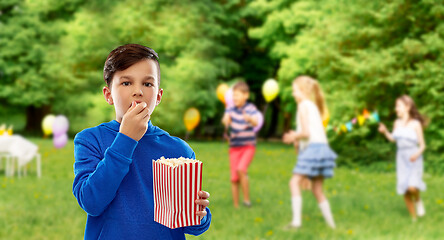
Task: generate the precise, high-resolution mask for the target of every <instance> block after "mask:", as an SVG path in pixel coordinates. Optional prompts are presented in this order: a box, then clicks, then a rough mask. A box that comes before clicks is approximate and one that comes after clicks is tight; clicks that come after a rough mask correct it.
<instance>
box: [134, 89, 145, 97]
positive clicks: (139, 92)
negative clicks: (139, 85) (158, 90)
mask: <svg viewBox="0 0 444 240" xmlns="http://www.w3.org/2000/svg"><path fill="white" fill-rule="evenodd" d="M133 96H143V92H142V89H134V93H133Z"/></svg>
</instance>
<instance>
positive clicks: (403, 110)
mask: <svg viewBox="0 0 444 240" xmlns="http://www.w3.org/2000/svg"><path fill="white" fill-rule="evenodd" d="M395 111H396V115H397V116H398V119H396V121H395V123H394V124H393V133H390V132H389V131H388V130H387V127H386V126H385V125H384V124H383V123H380V125H379V131H380V132H381V133H382V134H384V135H385V137H386V138H387V139H388V140H389V141H391V142H396V147H397V151H396V176H397V184H396V190H397V192H398V194H400V195H404V200H405V204H406V205H407V210H408V211H409V213H410V216H411V217H412V220H413V221H416V216H419V217H422V216H424V215H425V208H424V204H423V203H422V201H421V198H420V195H419V191H424V190H425V189H426V185H425V183H424V182H423V180H422V174H423V171H424V162H423V161H424V160H423V158H422V153H423V152H424V150H425V148H426V146H425V142H424V135H423V132H422V128H423V127H424V118H423V116H421V114H419V112H418V109H417V108H416V106H415V102H414V101H413V99H412V98H411V97H409V96H407V95H403V96H401V97H399V98H398V99H396V107H395ZM415 205H416V212H415Z"/></svg>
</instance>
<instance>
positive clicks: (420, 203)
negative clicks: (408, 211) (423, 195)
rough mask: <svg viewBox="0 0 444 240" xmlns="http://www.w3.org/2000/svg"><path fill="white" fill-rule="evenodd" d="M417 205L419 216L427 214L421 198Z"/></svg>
mask: <svg viewBox="0 0 444 240" xmlns="http://www.w3.org/2000/svg"><path fill="white" fill-rule="evenodd" d="M415 205H416V215H418V217H423V216H424V215H425V208H424V204H423V203H422V201H421V200H419V201H417V202H416V203H415Z"/></svg>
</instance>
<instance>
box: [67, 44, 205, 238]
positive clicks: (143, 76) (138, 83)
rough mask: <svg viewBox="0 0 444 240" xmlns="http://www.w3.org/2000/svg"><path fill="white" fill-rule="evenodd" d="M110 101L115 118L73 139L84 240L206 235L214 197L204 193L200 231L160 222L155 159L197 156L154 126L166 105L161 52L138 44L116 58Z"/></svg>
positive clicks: (107, 70) (108, 71) (109, 79)
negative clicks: (155, 197)
mask: <svg viewBox="0 0 444 240" xmlns="http://www.w3.org/2000/svg"><path fill="white" fill-rule="evenodd" d="M103 76H104V79H105V82H106V84H107V86H105V87H104V88H103V95H104V96H105V99H106V101H107V102H108V104H110V105H114V108H115V111H116V119H115V120H112V121H110V122H108V123H102V124H100V125H99V126H96V127H93V128H88V129H85V130H83V131H81V132H80V133H78V134H77V135H76V137H75V139H74V157H75V163H74V173H75V179H74V183H73V193H74V196H75V197H76V198H77V201H78V202H79V205H80V206H81V207H82V209H83V210H84V211H85V212H86V213H87V221H86V228H85V239H185V235H184V234H185V233H186V234H192V235H200V234H202V233H203V232H205V231H206V230H207V229H208V228H209V227H210V223H211V213H210V210H209V209H208V207H207V206H208V205H209V201H208V198H209V196H210V194H209V193H207V192H205V191H200V192H199V193H198V195H199V197H200V199H196V201H195V202H196V204H199V205H201V206H202V207H203V208H202V209H204V210H203V211H198V212H197V215H199V216H202V220H201V223H200V225H196V226H188V227H183V228H176V229H170V228H167V227H165V226H163V225H161V224H159V223H157V222H154V200H153V174H152V159H159V158H160V157H162V156H164V157H166V158H179V157H185V158H193V159H194V158H195V154H194V152H193V150H192V149H191V148H190V146H189V145H188V144H187V143H186V142H184V141H183V140H181V139H179V138H177V137H172V136H170V135H169V134H168V133H167V132H166V131H163V130H162V129H160V128H158V127H156V126H153V124H152V123H151V121H150V117H151V113H152V112H153V111H154V108H155V107H156V106H157V105H159V103H160V100H161V98H162V94H163V89H161V88H160V67H159V62H158V55H157V53H156V52H155V51H154V50H152V49H151V48H148V47H144V46H141V45H138V44H127V45H123V46H120V47H118V48H116V49H114V50H113V51H111V53H110V54H109V56H108V58H107V60H106V62H105V67H104V70H103Z"/></svg>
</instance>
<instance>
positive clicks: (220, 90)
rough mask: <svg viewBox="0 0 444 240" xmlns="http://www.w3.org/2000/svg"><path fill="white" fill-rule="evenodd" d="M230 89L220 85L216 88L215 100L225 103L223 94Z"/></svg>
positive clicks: (222, 84) (224, 84) (225, 85)
mask: <svg viewBox="0 0 444 240" xmlns="http://www.w3.org/2000/svg"><path fill="white" fill-rule="evenodd" d="M228 89H230V87H229V86H228V85H227V84H226V83H221V84H219V86H217V89H216V94H217V98H218V99H219V100H220V101H221V102H222V103H225V93H226V92H227V91H228Z"/></svg>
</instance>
